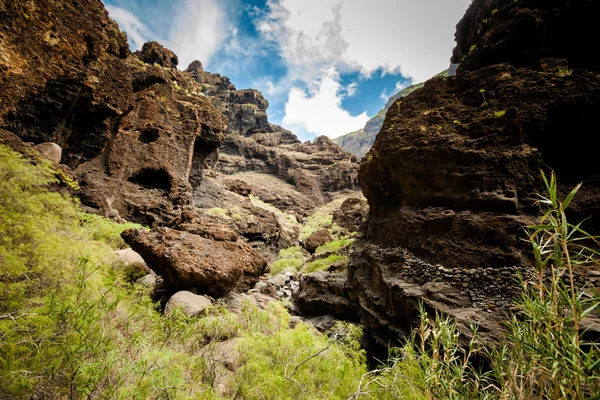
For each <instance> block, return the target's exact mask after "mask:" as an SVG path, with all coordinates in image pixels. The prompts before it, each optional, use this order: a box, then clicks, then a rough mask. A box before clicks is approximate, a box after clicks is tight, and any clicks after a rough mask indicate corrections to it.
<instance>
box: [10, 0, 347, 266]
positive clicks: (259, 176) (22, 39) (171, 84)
mask: <svg viewBox="0 0 600 400" xmlns="http://www.w3.org/2000/svg"><path fill="white" fill-rule="evenodd" d="M0 18H1V19H2V21H3V27H2V30H0V46H1V48H2V51H1V56H0V82H1V85H0V89H1V90H0V92H1V94H0V98H1V99H2V100H1V101H0V129H4V130H5V131H2V132H3V134H2V137H5V138H10V140H11V141H14V140H13V138H14V137H13V136H12V135H11V134H10V132H12V133H14V134H16V136H18V137H19V138H20V139H21V140H22V141H24V142H25V147H28V146H30V145H36V144H40V143H48V142H53V143H56V144H57V145H58V146H60V147H61V148H62V157H60V156H59V158H58V159H56V160H55V161H60V162H61V163H62V164H65V165H66V167H65V168H67V167H68V168H67V172H68V173H71V172H72V173H73V174H74V176H75V177H76V179H77V180H78V183H79V187H80V188H79V190H78V193H77V194H78V195H79V197H80V198H81V200H82V203H83V204H84V205H85V206H86V207H88V211H93V212H97V213H99V214H102V215H105V216H109V217H111V218H114V219H116V220H123V219H125V220H130V221H135V222H139V223H142V224H144V225H146V226H154V227H157V226H164V225H167V224H170V223H173V221H177V220H181V218H182V217H181V215H182V211H184V210H185V211H186V212H190V211H191V212H192V213H193V212H197V213H204V214H207V215H205V217H206V218H208V223H212V224H215V225H214V226H219V224H222V225H224V226H227V227H228V229H232V230H233V231H234V232H235V233H236V235H238V234H239V238H240V239H239V240H241V241H242V242H245V243H250V244H251V246H252V247H254V248H255V249H258V250H260V251H261V252H262V253H263V255H265V256H267V257H268V256H270V255H271V254H273V253H274V252H275V251H276V250H277V249H279V248H285V247H289V246H292V245H295V244H297V243H298V234H299V230H300V229H299V225H298V223H297V220H298V219H300V220H301V219H302V218H303V217H304V216H306V215H308V213H310V212H311V211H312V210H313V209H315V208H316V207H317V206H320V205H323V204H324V203H326V202H328V201H329V200H330V199H331V197H332V194H333V193H335V192H339V191H343V190H356V189H357V188H358V178H357V177H358V163H357V160H356V158H354V157H353V156H352V155H350V154H348V153H346V152H344V151H343V150H342V149H341V148H340V147H339V146H337V145H335V144H334V143H332V142H331V141H330V140H329V139H327V138H326V137H321V138H318V139H317V140H315V142H314V143H310V142H307V143H300V141H299V140H298V139H297V138H296V136H294V135H293V134H292V133H291V132H289V131H286V130H284V129H283V128H281V127H279V126H276V125H273V124H271V123H269V122H268V119H267V113H266V110H267V107H268V102H267V100H266V99H264V97H263V96H262V94H261V93H260V92H258V91H255V90H252V89H248V90H237V89H236V88H235V86H234V85H233V84H231V82H230V81H229V79H228V78H227V77H223V76H221V75H219V74H212V73H209V72H207V71H204V69H203V67H202V64H201V63H200V62H199V61H196V62H193V63H192V64H190V65H189V67H188V68H187V69H186V70H185V71H181V70H178V69H177V66H178V58H177V55H176V54H174V53H173V52H172V51H170V50H168V49H166V48H164V47H163V46H161V45H160V44H158V43H155V42H150V43H146V44H145V45H144V46H143V48H142V49H141V50H140V51H137V52H135V53H131V52H130V51H129V49H128V47H127V40H126V36H125V35H124V34H123V33H121V32H120V30H119V28H118V27H117V25H116V24H115V23H114V22H113V21H112V20H111V19H110V18H109V17H108V14H107V12H106V10H105V9H104V7H103V5H102V3H101V2H100V1H99V0H84V1H74V0H71V1H64V2H28V1H11V2H4V1H2V2H0ZM4 133H6V134H4ZM15 143H16V142H15ZM15 146H17V145H15ZM18 146H20V144H19V145H18ZM219 148H220V152H219ZM190 218H191V217H190ZM190 218H188V219H190ZM205 222H206V221H205ZM175 226H179V225H175ZM182 231H184V230H182ZM138 236H139V235H138ZM236 237H237V236H236ZM202 240H203V239H202ZM209 240H213V239H210V238H209ZM198 241H201V240H200V239H198ZM237 241H238V239H235V240H233V242H234V243H236V246H237V245H238V244H237ZM232 246H233V245H232ZM242 247H243V246H242ZM244 251H246V250H244ZM252 257H254V255H253V256H252ZM252 257H248V258H249V259H251V258H252ZM263 261H264V260H263ZM256 265H260V266H261V267H262V269H263V270H264V266H265V265H264V263H262V262H258V263H256ZM255 269H256V268H255ZM261 271H262V270H261Z"/></svg>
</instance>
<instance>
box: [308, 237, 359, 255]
mask: <svg viewBox="0 0 600 400" xmlns="http://www.w3.org/2000/svg"><path fill="white" fill-rule="evenodd" d="M352 243H354V239H340V240H334V241H333V242H329V243H325V244H324V245H322V246H319V247H317V250H316V251H315V253H316V254H323V253H332V252H339V251H340V250H342V249H347V248H349V247H350V246H352Z"/></svg>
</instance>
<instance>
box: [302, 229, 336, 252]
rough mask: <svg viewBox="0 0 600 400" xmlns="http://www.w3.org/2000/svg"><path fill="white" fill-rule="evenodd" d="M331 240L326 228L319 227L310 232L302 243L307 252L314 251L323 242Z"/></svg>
mask: <svg viewBox="0 0 600 400" xmlns="http://www.w3.org/2000/svg"><path fill="white" fill-rule="evenodd" d="M331 241H333V238H332V237H331V234H330V233H329V231H328V230H327V229H320V230H318V231H315V232H313V233H311V234H310V236H309V237H308V238H306V240H305V241H304V243H302V245H303V246H304V248H305V249H306V250H308V252H309V253H314V252H315V251H316V250H317V248H318V247H319V246H323V245H324V244H325V243H329V242H331Z"/></svg>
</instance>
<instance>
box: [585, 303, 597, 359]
mask: <svg viewBox="0 0 600 400" xmlns="http://www.w3.org/2000/svg"><path fill="white" fill-rule="evenodd" d="M598 305H600V302H599V303H596V304H594V305H593V306H591V307H589V308H587V309H586V310H585V311H584V312H582V313H581V318H585V317H586V316H587V315H588V314H589V313H591V312H592V311H594V309H595V308H596V307H598ZM599 361H600V360H599Z"/></svg>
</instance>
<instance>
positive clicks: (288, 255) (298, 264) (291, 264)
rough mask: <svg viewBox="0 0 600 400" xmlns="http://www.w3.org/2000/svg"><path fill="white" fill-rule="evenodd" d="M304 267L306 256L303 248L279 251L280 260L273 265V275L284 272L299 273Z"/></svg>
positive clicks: (297, 247)
mask: <svg viewBox="0 0 600 400" xmlns="http://www.w3.org/2000/svg"><path fill="white" fill-rule="evenodd" d="M303 265H304V254H303V251H302V247H300V246H295V247H289V248H287V249H283V250H279V259H278V260H277V261H274V262H272V263H271V270H270V273H271V275H277V274H281V273H283V272H288V271H289V272H297V271H299V270H300V269H301V268H302V266H303Z"/></svg>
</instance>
